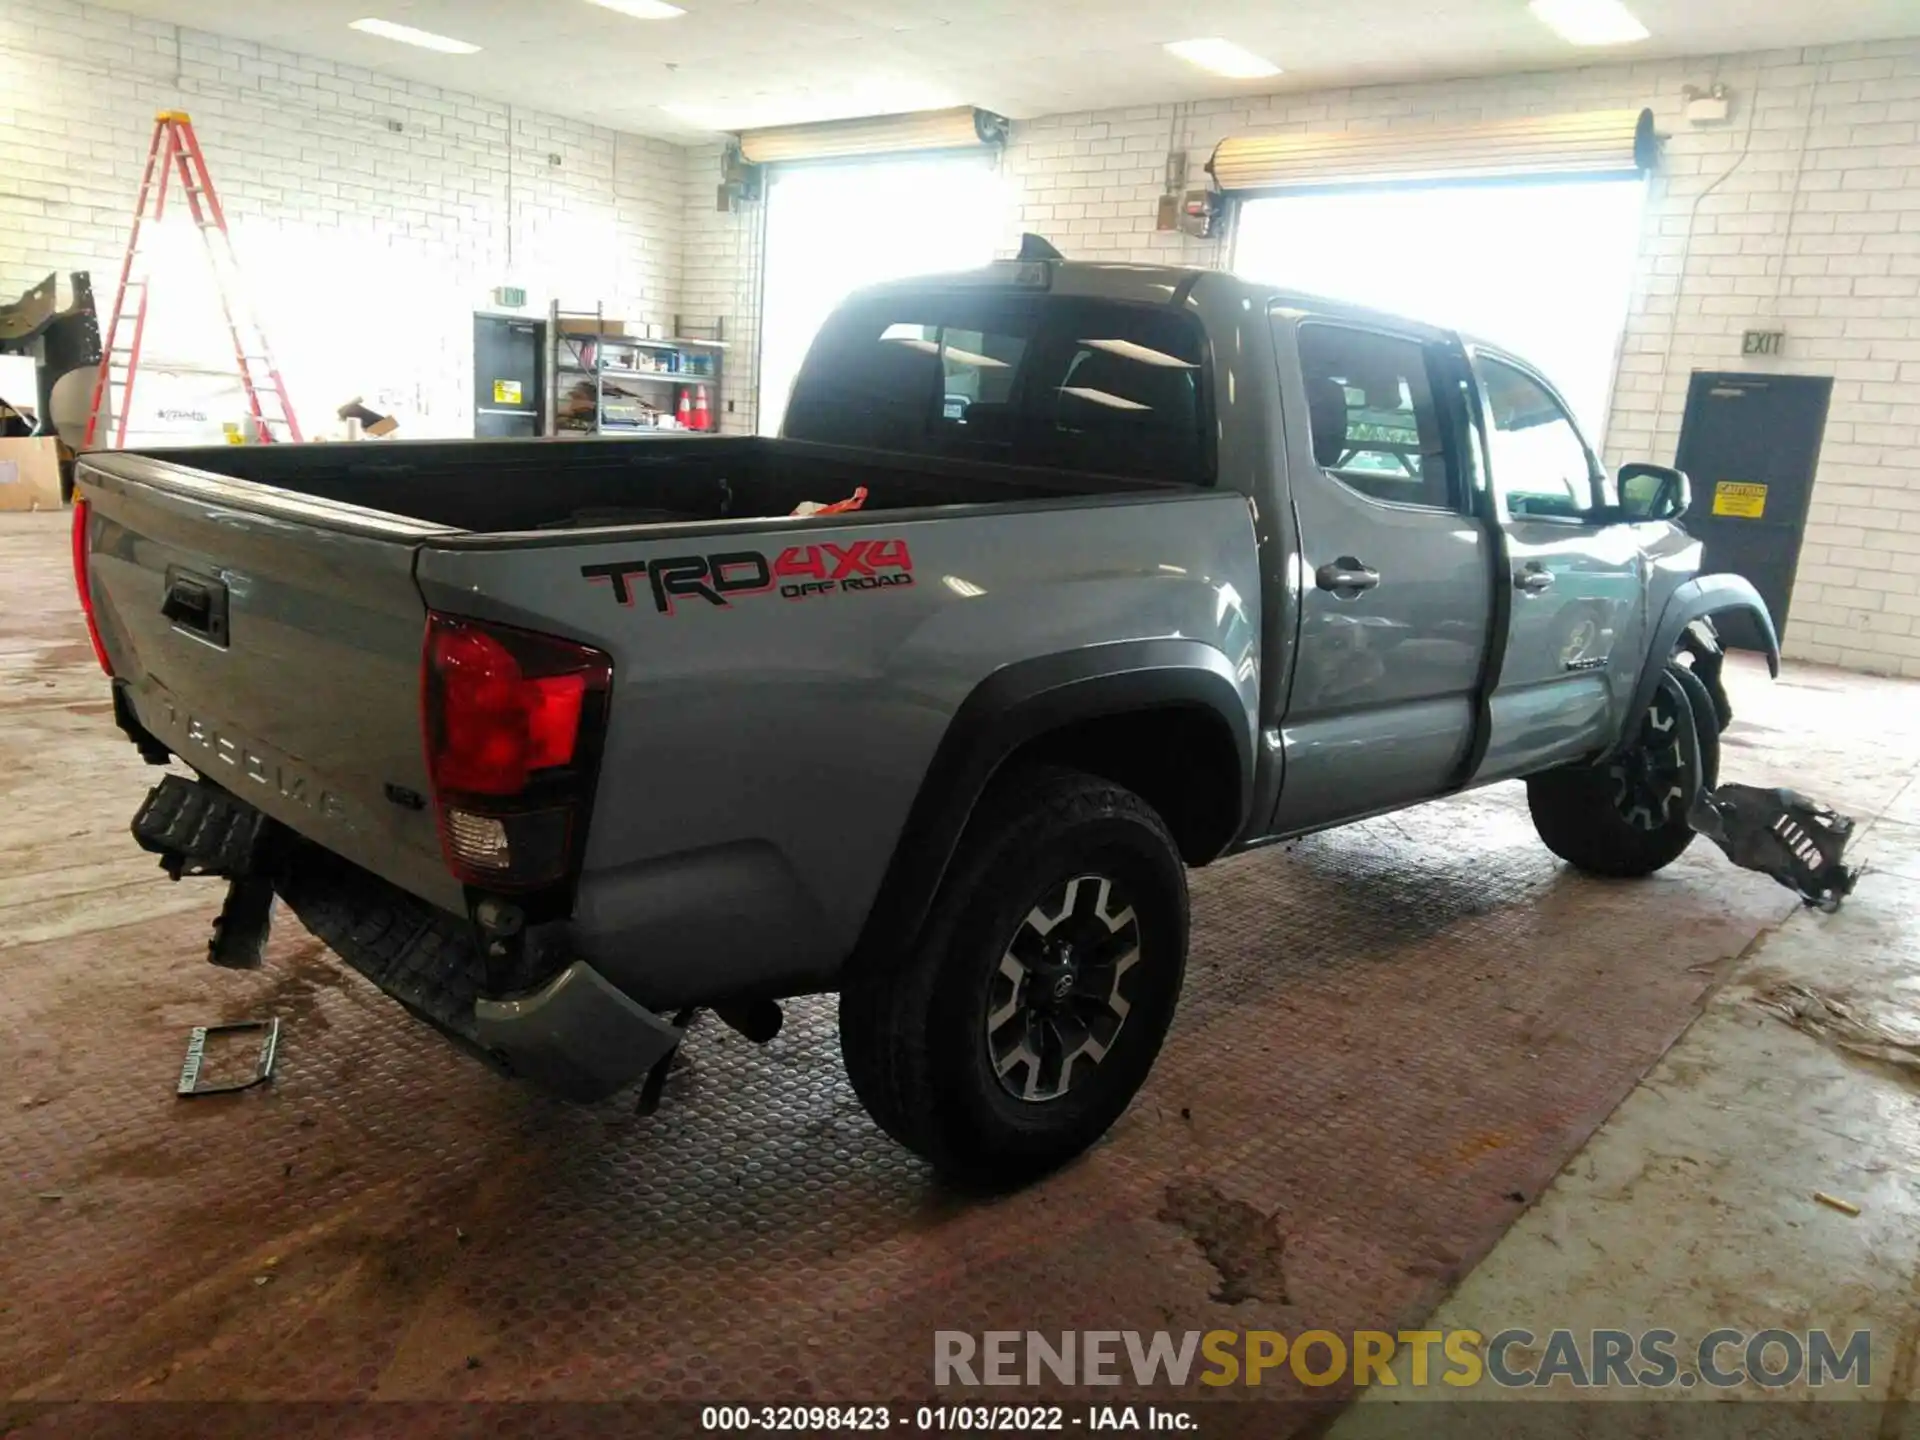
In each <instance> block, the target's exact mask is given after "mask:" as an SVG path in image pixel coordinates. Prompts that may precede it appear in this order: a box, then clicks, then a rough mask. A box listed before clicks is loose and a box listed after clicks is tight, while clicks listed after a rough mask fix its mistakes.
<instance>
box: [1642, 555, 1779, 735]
mask: <svg viewBox="0 0 1920 1440" xmlns="http://www.w3.org/2000/svg"><path fill="white" fill-rule="evenodd" d="M1726 610H1744V611H1746V612H1747V613H1748V614H1749V615H1751V616H1752V617H1753V619H1754V623H1755V624H1756V625H1757V626H1758V627H1759V629H1760V635H1761V638H1762V639H1764V640H1765V641H1766V643H1767V673H1768V674H1770V675H1772V676H1773V677H1774V678H1775V679H1776V680H1777V679H1779V678H1780V636H1779V634H1778V633H1777V632H1776V631H1775V630H1774V628H1773V616H1772V615H1771V614H1770V613H1769V612H1768V610H1767V602H1766V601H1765V600H1762V599H1761V598H1760V592H1759V591H1758V590H1755V589H1754V588H1753V586H1752V585H1751V584H1750V583H1748V581H1747V580H1746V579H1745V578H1744V577H1742V576H1739V575H1702V576H1700V577H1698V578H1697V579H1693V580H1689V581H1687V582H1686V584H1684V585H1682V586H1680V587H1679V588H1678V589H1676V590H1675V591H1674V592H1673V594H1672V595H1670V596H1668V597H1667V604H1666V608H1665V609H1664V610H1662V611H1661V612H1660V619H1659V621H1658V623H1657V624H1655V626H1654V627H1653V633H1652V638H1651V639H1650V640H1649V641H1648V644H1647V654H1646V659H1644V660H1643V661H1641V665H1640V683H1639V684H1638V685H1636V686H1635V687H1634V691H1633V699H1632V702H1631V703H1630V704H1629V705H1628V706H1627V710H1626V718H1625V720H1624V722H1623V723H1622V725H1621V735H1620V739H1619V741H1618V742H1616V744H1615V747H1614V748H1615V749H1618V748H1619V747H1620V746H1621V745H1625V744H1626V743H1627V742H1628V741H1629V740H1630V739H1631V738H1632V737H1633V735H1634V733H1635V731H1634V721H1635V719H1636V718H1637V717H1638V716H1640V715H1641V714H1643V713H1644V712H1645V711H1646V708H1647V707H1648V706H1649V705H1651V704H1652V703H1653V696H1654V692H1655V691H1656V690H1658V689H1659V688H1660V677H1661V676H1662V675H1663V674H1665V673H1666V668H1667V663H1668V662H1669V661H1670V660H1671V659H1672V658H1673V653H1674V651H1675V650H1677V649H1679V647H1680V637H1681V636H1682V635H1683V634H1684V633H1685V632H1686V628H1687V627H1688V626H1689V625H1691V624H1693V622H1694V621H1696V620H1700V619H1703V618H1706V617H1708V616H1712V615H1717V614H1720V613H1721V612H1722V611H1726Z"/></svg>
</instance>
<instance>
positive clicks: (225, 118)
mask: <svg viewBox="0 0 1920 1440" xmlns="http://www.w3.org/2000/svg"><path fill="white" fill-rule="evenodd" d="M162 108H178V109H184V110H186V111H188V112H189V113H191V115H192V116H193V120H194V126H195V129H196V131H197V132H198V134H199V137H200V141H201V145H202V147H203V148H204V150H205V152H206V155H207V161H208V165H209V168H210V169H211V171H212V173H213V179H214V183H215V185H216V186H217V187H218V189H219V192H220V195H221V198H222V200H223V202H224V204H225V207H226V210H227V214H228V218H229V221H230V223H231V226H232V229H233V233H234V243H235V247H236V250H237V251H238V253H239V256H240V259H241V262H242V264H243V265H244V266H245V267H246V269H247V271H248V273H249V276H250V279H251V289H252V291H253V292H254V295H255V299H256V301H257V303H258V305H259V308H260V310H261V312H262V316H263V319H264V320H265V322H266V324H267V326H268V333H269V338H270V340H271V342H272V344H273V346H274V349H275V351H276V352H277V354H278V357H279V359H280V360H281V363H282V366H283V368H284V370H285V372H286V374H287V377H288V381H289V384H290V386H291V388H292V390H293V396H294V402H295V405H296V408H297V409H298V410H299V412H300V413H301V415H302V417H303V420H304V421H305V423H306V425H307V428H308V429H309V430H319V431H322V432H324V431H326V430H328V429H330V428H332V427H333V425H334V423H335V422H334V418H333V417H334V410H335V408H336V407H337V406H338V405H339V404H340V403H341V402H342V401H344V400H346V399H347V398H349V397H350V396H352V395H355V394H363V395H365V396H366V397H367V400H368V402H369V403H370V404H373V405H374V406H376V408H380V407H392V408H393V409H394V410H395V412H396V413H399V414H400V415H401V416H402V418H403V431H402V433H403V434H408V435H415V436H419V435H460V434H470V433H471V413H472V368H473V367H472V351H473V334H472V319H471V316H472V312H473V311H474V310H476V309H483V308H487V307H488V305H489V303H490V292H491V290H492V289H493V287H494V286H496V285H501V284H519V285H522V286H524V287H525V288H526V290H527V292H528V306H527V311H528V313H544V311H545V308H546V303H547V301H548V299H549V298H551V297H553V296H556V295H557V296H558V297H559V298H560V299H561V300H562V302H563V303H564V304H568V305H580V306H586V307H591V305H592V304H593V302H594V301H595V300H605V301H607V302H608V304H609V305H610V306H611V307H614V308H615V312H616V313H622V314H625V315H629V316H632V317H634V318H640V319H651V320H658V321H660V322H661V323H663V324H664V323H668V322H670V320H671V318H672V316H673V313H674V312H675V310H676V309H677V308H678V306H677V300H678V286H679V274H680V233H681V230H682V224H681V197H680V189H681V183H682V171H683V168H684V163H685V162H684V152H683V151H682V150H681V149H680V148H679V147H676V146H673V145H669V144H666V143H664V142H662V141H658V140H651V139H644V138H641V137H636V136H632V135H624V134H617V133H615V132H614V131H611V130H607V129H602V128H598V127H595V126H591V125H585V124H582V123H579V122H577V121H572V120H564V119H560V118H558V117H555V116H552V115H543V114H537V113H530V112H528V111H526V110H524V109H513V108H510V107H508V106H505V105H502V104H498V103H496V102H493V101H488V100H480V99H476V98H475V97H473V96H470V95H463V94H459V93H456V92H453V91H445V90H436V89H434V88H432V87H430V86H425V85H419V84H414V83H412V82H409V81H403V80H397V79H394V78H391V77H388V76H384V75H379V74H375V73H372V72H369V71H366V70H360V69H356V68H354V67H352V66H346V65H338V64H334V63H332V62H330V61H326V60H318V59H314V58H312V57H308V56H301V55H292V54H286V53H283V52H279V51H275V50H272V49H269V48H265V47H262V46H258V45H254V44H250V43H248V42H246V41H242V40H230V39H225V38H222V37H219V36H215V35H208V34H204V33H200V32H197V31H193V30H181V29H176V28H175V27H174V26H171V25H164V24H159V23H156V22H152V21H148V20H143V19H138V18H135V17H133V16H129V15H126V14H124V13H121V12H118V11H114V10H107V9H101V8H98V7H95V6H91V5H80V4H74V3H70V0H7V3H6V4H5V6H3V7H0V133H4V134H5V136H6V147H5V155H4V159H3V160H0V294H4V295H5V296H6V297H7V298H8V299H11V298H13V297H14V296H15V295H17V294H18V293H19V292H20V291H21V290H23V289H24V288H26V287H27V286H28V285H30V284H33V283H36V282H37V281H39V280H41V279H43V278H44V277H45V276H46V274H47V273H48V272H49V271H59V272H61V273H62V284H63V288H64V276H65V272H67V271H69V270H74V269H89V270H91V271H92V273H93V280H94V285H95V289H96V294H97V296H98V303H99V304H100V306H101V308H102V310H103V312H104V311H105V310H106V309H107V307H109V306H110V305H111V303H112V299H113V288H114V283H115V280H116V278H117V276H118V273H119V266H120V260H121V256H122V253H123V251H124V247H125V244H126V236H127V229H128V225H129V222H130V219H131V213H132V209H133V197H134V194H135V191H136V189H137V187H138V184H139V179H140V171H141V167H142V164H143V162H144V159H145V156H146V150H147V144H148V140H149V138H150V136H151V134H152V129H153V117H154V112H155V111H156V110H158V109H162ZM395 126H397V127H398V128H397V129H396V128H394V127H395ZM556 156H557V157H558V163H557V164H555V163H554V160H553V158H552V157H556ZM177 198H178V194H177V191H176V194H175V199H176V201H177ZM183 263H186V264H192V263H195V262H193V261H192V258H191V252H189V254H188V258H187V260H185V261H183ZM193 291H194V283H193V279H192V278H191V277H186V278H183V279H182V281H181V283H180V285H179V286H178V287H177V290H176V291H175V292H174V293H175V295H176V301H175V303H176V306H178V305H179V304H180V303H182V302H181V300H180V299H179V297H180V296H185V295H190V294H192V293H193ZM164 303H165V299H164V292H163V290H162V288H161V287H158V286H157V287H156V289H155V301H154V305H155V313H154V316H153V321H154V324H155V326H156V327H157V330H158V333H160V334H161V335H167V334H169V333H170V334H172V335H173V336H175V337H176V338H177V339H178V340H179V343H180V346H181V347H182V348H183V349H191V348H192V347H193V346H194V345H197V344H199V343H201V342H204V341H205V340H206V338H207V337H206V336H205V335H204V334H203V333H200V332H198V331H195V332H193V333H189V328H190V327H176V328H175V329H174V330H173V331H171V332H169V331H167V329H166V327H165V326H164V325H163V324H162V317H161V315H160V313H159V310H160V307H161V306H162V305H163V304H164ZM196 313H198V311H197V309H196ZM102 318H103V321H104V318H105V317H104V314H103V317H102ZM184 358H188V359H191V358H192V357H191V356H190V355H189V356H185V357H184ZM208 358H210V359H212V358H217V356H209V357H208Z"/></svg>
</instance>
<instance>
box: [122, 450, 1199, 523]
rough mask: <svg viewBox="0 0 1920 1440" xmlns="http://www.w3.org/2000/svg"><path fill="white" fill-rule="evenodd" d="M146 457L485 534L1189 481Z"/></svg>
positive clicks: (848, 461)
mask: <svg viewBox="0 0 1920 1440" xmlns="http://www.w3.org/2000/svg"><path fill="white" fill-rule="evenodd" d="M147 458H149V459H150V460H153V461H157V462H161V463H162V464H164V465H165V466H168V467H183V468H185V469H188V470H194V471H199V472H202V473H205V474H213V475H222V476H227V477H230V478H233V479H239V480H247V481H252V482H254V483H256V484H260V485H269V486H272V487H274V488H275V489H278V490H282V491H288V492H291V493H294V494H299V495H305V496H308V497H311V498H314V499H320V500H330V501H337V502H340V503H343V504H349V505H355V506H360V507H363V508H365V509H369V510H379V511H383V512H385V513H387V514H390V515H400V516H404V517H406V518H408V519H411V520H417V521H422V522H425V523H427V524H432V525H440V526H446V527H448V528H450V529H454V530H465V531H470V532H479V533H501V532H515V531H528V530H553V529H576V528H593V527H600V526H611V525H648V524H662V523H675V522H687V521H713V520H733V519H748V518H755V517H773V516H782V515H789V514H791V513H792V512H793V509H794V507H795V506H796V505H799V504H800V503H801V502H802V501H808V500H812V501H818V502H822V503H826V502H831V501H835V500H843V499H845V498H846V497H847V496H849V495H851V494H852V493H853V491H854V490H855V488H856V487H858V486H863V485H864V486H865V487H867V492H868V494H867V501H866V505H865V508H866V509H867V510H902V509H917V508H924V507H928V506H945V505H985V504H996V503H1006V502H1010V501H1020V500H1043V499H1058V498H1065V497H1073V496H1085V495H1103V494H1114V493H1126V492H1135V491H1138V492H1145V493H1153V492H1164V491H1167V490H1176V489H1179V488H1182V487H1180V486H1177V485H1174V484H1171V483H1169V482H1157V481H1147V480H1134V479H1126V478H1122V477H1117V476H1101V475H1076V474H1072V473H1067V472H1060V471H1052V470H1029V469H1022V468H1019V467H1014V466H1006V465H991V464H983V463H981V462H978V461H967V460H942V459H937V458H931V457H927V456H920V455H915V456H911V457H909V456H905V455H900V456H889V455H887V454H885V453H883V452H876V451H871V450H848V449H841V448H838V447H835V446H828V445H814V444H809V443H806V442H803V441H798V440H776V439H764V438H760V437H757V436H740V437H734V436H725V437H723V436H697V435H678V436H676V435H662V436H648V437H643V438H639V439H608V440H567V441H553V440H455V441H443V440H425V441H405V442H376V443H366V444H353V445H304V446H281V445H276V446H264V445H262V446H249V445H224V446H210V447H204V448H192V449H181V450H166V451H157V452H152V453H151V454H150V455H149V456H148V457H147Z"/></svg>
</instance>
